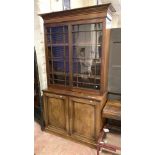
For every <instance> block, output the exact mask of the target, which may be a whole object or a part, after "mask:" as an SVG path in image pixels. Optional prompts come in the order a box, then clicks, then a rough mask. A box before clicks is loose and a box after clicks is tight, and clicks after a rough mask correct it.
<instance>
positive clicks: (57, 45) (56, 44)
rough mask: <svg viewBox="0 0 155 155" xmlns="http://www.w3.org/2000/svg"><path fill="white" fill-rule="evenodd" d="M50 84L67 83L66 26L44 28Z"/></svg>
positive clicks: (67, 53)
mask: <svg viewBox="0 0 155 155" xmlns="http://www.w3.org/2000/svg"><path fill="white" fill-rule="evenodd" d="M46 34H47V41H48V57H49V71H50V73H51V74H50V76H48V78H49V83H50V84H52V83H53V84H61V85H69V78H68V73H69V48H68V45H67V44H68V26H66V25H65V26H55V27H47V28H46Z"/></svg>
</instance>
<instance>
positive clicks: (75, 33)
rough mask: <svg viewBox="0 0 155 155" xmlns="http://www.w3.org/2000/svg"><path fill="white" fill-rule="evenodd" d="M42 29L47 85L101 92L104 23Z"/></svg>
mask: <svg viewBox="0 0 155 155" xmlns="http://www.w3.org/2000/svg"><path fill="white" fill-rule="evenodd" d="M45 29H46V30H45V33H46V45H47V48H46V50H47V61H48V62H47V66H48V67H47V68H48V73H47V74H48V75H47V76H48V84H49V85H51V84H52V85H53V84H54V85H61V86H65V87H66V88H67V87H68V86H69V87H70V88H80V89H81V88H82V89H90V90H100V82H101V81H100V79H101V57H102V38H103V36H102V34H103V31H102V29H103V24H102V23H101V22H100V23H87V24H83V23H81V24H74V23H72V24H69V25H67V24H66V25H61V26H60V25H57V26H48V27H45ZM70 66H72V67H70ZM69 69H70V70H69Z"/></svg>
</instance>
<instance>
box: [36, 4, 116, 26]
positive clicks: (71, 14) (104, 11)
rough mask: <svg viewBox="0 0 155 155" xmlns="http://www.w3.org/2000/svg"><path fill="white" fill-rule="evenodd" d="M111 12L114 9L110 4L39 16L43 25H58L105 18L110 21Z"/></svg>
mask: <svg viewBox="0 0 155 155" xmlns="http://www.w3.org/2000/svg"><path fill="white" fill-rule="evenodd" d="M112 12H115V9H114V8H113V6H112V5H111V3H108V4H102V5H96V6H90V7H83V8H78V9H71V10H64V11H59V12H50V13H44V14H39V16H41V17H42V18H43V20H44V23H59V22H71V21H77V20H86V19H87V20H90V19H100V18H105V17H106V18H108V19H109V20H111V16H112Z"/></svg>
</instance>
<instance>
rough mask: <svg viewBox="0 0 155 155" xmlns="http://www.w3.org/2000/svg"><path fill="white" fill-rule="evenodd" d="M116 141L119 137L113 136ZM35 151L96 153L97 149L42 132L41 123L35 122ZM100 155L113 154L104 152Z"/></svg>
mask: <svg viewBox="0 0 155 155" xmlns="http://www.w3.org/2000/svg"><path fill="white" fill-rule="evenodd" d="M112 139H114V141H115V142H117V143H120V141H118V140H115V139H118V138H117V137H112ZM34 153H35V155H96V150H95V149H92V148H89V147H87V146H85V145H82V144H78V143H75V142H72V141H70V140H66V139H64V138H61V137H58V136H55V135H53V134H49V133H46V132H42V131H41V129H40V125H39V124H38V123H36V122H34ZM100 155H113V154H112V153H108V152H102V153H100Z"/></svg>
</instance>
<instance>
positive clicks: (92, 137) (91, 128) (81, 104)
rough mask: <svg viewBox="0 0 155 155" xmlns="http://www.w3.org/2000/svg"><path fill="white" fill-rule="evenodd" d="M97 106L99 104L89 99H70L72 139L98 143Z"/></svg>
mask: <svg viewBox="0 0 155 155" xmlns="http://www.w3.org/2000/svg"><path fill="white" fill-rule="evenodd" d="M97 104H98V103H97V102H95V101H92V100H88V99H81V98H75V97H70V98H69V112H70V134H71V136H72V137H74V138H76V139H78V140H81V141H84V142H90V143H91V142H94V141H96V131H97V124H98V123H97V117H96V116H97V115H96V113H97V109H98V108H97ZM98 121H99V120H98ZM97 134H98V133H97Z"/></svg>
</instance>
